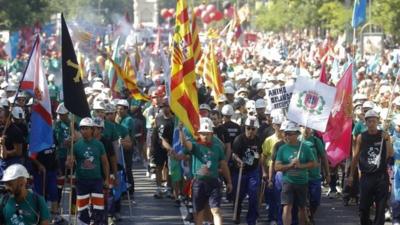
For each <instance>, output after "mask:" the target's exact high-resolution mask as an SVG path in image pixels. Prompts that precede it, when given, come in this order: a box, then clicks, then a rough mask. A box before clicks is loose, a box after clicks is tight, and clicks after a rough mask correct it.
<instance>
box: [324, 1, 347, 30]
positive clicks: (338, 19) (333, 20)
mask: <svg viewBox="0 0 400 225" xmlns="http://www.w3.org/2000/svg"><path fill="white" fill-rule="evenodd" d="M318 14H319V16H320V20H321V25H322V27H323V28H325V29H328V30H330V32H331V34H332V35H333V36H336V35H338V34H340V33H343V31H344V30H345V29H346V28H348V27H349V26H350V23H351V17H352V10H351V9H349V8H345V7H344V5H343V4H342V3H340V2H338V1H333V2H329V3H324V4H323V5H322V6H321V8H319V10H318Z"/></svg>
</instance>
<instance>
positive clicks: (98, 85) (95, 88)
mask: <svg viewBox="0 0 400 225" xmlns="http://www.w3.org/2000/svg"><path fill="white" fill-rule="evenodd" d="M103 88H104V84H103V83H102V82H99V81H96V82H94V83H93V84H92V90H93V91H102V90H103Z"/></svg>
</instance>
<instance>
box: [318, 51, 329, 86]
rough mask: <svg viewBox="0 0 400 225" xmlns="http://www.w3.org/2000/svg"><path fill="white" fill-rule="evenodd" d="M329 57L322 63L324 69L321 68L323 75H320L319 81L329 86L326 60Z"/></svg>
mask: <svg viewBox="0 0 400 225" xmlns="http://www.w3.org/2000/svg"><path fill="white" fill-rule="evenodd" d="M327 58H328V57H326V58H325V60H324V61H323V62H322V67H321V74H320V75H319V81H320V82H322V83H324V84H327V83H328V78H327V77H326V61H327V60H326V59H327Z"/></svg>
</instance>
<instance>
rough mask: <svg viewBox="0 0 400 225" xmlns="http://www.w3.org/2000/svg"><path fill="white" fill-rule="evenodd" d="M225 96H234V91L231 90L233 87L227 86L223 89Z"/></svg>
mask: <svg viewBox="0 0 400 225" xmlns="http://www.w3.org/2000/svg"><path fill="white" fill-rule="evenodd" d="M225 94H235V90H234V89H233V87H231V86H228V87H226V88H225Z"/></svg>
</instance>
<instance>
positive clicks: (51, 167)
mask: <svg viewBox="0 0 400 225" xmlns="http://www.w3.org/2000/svg"><path fill="white" fill-rule="evenodd" d="M36 160H37V161H39V162H40V163H41V164H42V165H43V166H44V168H46V171H55V170H57V156H56V148H55V147H52V148H49V149H45V150H43V151H40V152H38V153H37V157H36ZM34 168H35V169H36V170H37V167H36V166H34Z"/></svg>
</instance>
